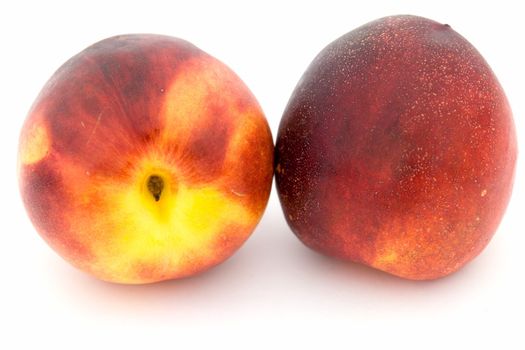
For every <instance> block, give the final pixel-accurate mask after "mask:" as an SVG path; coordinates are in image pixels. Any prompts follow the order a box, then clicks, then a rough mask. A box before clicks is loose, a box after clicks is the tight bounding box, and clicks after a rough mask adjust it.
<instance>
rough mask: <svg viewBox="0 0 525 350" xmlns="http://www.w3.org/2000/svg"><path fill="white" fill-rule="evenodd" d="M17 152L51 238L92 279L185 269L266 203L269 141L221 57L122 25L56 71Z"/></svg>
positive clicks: (230, 241)
mask: <svg viewBox="0 0 525 350" xmlns="http://www.w3.org/2000/svg"><path fill="white" fill-rule="evenodd" d="M18 163H19V164H18V170H19V183H20V190H21V194H22V198H23V202H24V204H25V207H26V209H27V211H28V213H29V216H30V218H31V220H32V222H33V224H34V226H35V227H36V229H37V231H38V232H39V233H40V234H41V236H42V237H43V238H44V239H45V240H46V241H47V242H48V243H49V245H50V246H51V247H52V248H53V249H55V250H56V251H57V252H58V253H59V254H60V255H61V256H62V257H64V258H65V259H66V260H68V261H69V262H71V263H72V264H73V265H75V266H76V267H78V268H80V269H82V270H84V271H86V272H88V273H91V274H93V275H95V276H96V277H98V278H101V279H103V280H107V281H112V282H119V283H131V284H135V283H136V284H138V283H149V282H156V281H161V280H166V279H173V278H179V277H185V276H189V275H192V274H195V273H197V272H200V271H203V270H206V269H207V268H209V267H211V266H214V265H216V264H218V263H220V262H222V261H224V260H225V259H226V258H227V257H229V256H230V255H231V254H232V253H233V252H234V251H235V250H236V249H237V248H239V247H240V245H241V244H242V243H243V242H244V241H245V240H246V239H247V238H248V236H249V235H250V234H251V232H252V231H253V229H254V228H255V226H256V224H257V223H258V221H259V219H260V217H261V216H262V213H263V211H264V208H265V206H266V203H267V200H268V196H269V193H270V188H271V182H272V176H273V143H272V137H271V134H270V130H269V128H268V124H267V121H266V119H265V117H264V114H263V112H262V110H261V108H260V106H259V104H258V103H257V101H256V100H255V98H254V97H253V95H252V94H251V92H250V91H249V90H248V88H247V87H246V86H245V85H244V83H243V82H242V81H241V80H240V79H239V78H238V77H237V76H236V75H235V73H233V72H232V71H231V70H230V69H229V68H228V67H226V66H225V65H224V64H223V63H221V62H219V61H218V60H216V59H215V58H213V57H211V56H210V55H208V54H206V53H205V52H203V51H201V50H200V49H198V48H197V47H195V46H193V45H192V44H190V43H188V42H186V41H184V40H180V39H176V38H171V37H166V36H159V35H124V36H118V37H113V38H109V39H106V40H103V41H101V42H98V43H96V44H94V45H92V46H90V47H89V48H87V49H86V50H84V51H82V52H81V53H79V54H78V55H76V56H75V57H73V58H72V59H70V60H69V61H68V62H66V63H65V64H64V65H63V66H62V67H61V68H60V69H59V70H58V71H57V72H56V73H55V74H54V75H53V77H52V78H51V79H50V80H49V82H48V83H47V85H46V86H45V87H44V88H43V90H42V92H41V93H40V95H39V96H38V98H37V100H36V102H35V103H34V105H33V107H32V109H31V111H30V113H29V115H28V117H27V119H26V121H25V124H24V127H23V129H22V133H21V136H20V148H19V162H18Z"/></svg>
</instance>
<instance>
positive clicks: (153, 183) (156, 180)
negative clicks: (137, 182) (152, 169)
mask: <svg viewBox="0 0 525 350" xmlns="http://www.w3.org/2000/svg"><path fill="white" fill-rule="evenodd" d="M163 189H164V180H162V177H160V176H158V175H151V176H150V177H149V178H148V191H150V193H151V194H152V195H153V198H155V201H156V202H158V201H159V199H160V195H161V194H162V190H163Z"/></svg>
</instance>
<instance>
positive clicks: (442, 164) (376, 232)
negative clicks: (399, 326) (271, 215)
mask: <svg viewBox="0 0 525 350" xmlns="http://www.w3.org/2000/svg"><path fill="white" fill-rule="evenodd" d="M516 148H517V146H516V135H515V129H514V124H513V120H512V114H511V110H510V107H509V104H508V102H507V99H506V97H505V95H504V92H503V90H502V88H501V86H500V84H499V83H498V81H497V79H496V77H495V76H494V74H493V72H492V71H491V69H490V68H489V66H488V64H487V63H486V62H485V60H484V59H483V58H482V56H481V55H480V54H479V52H478V51H477V50H476V49H475V48H474V47H473V46H472V45H471V44H470V43H469V42H467V41H466V40H465V39H464V38H463V37H462V36H460V35H459V34H457V33H456V32H455V31H454V30H452V29H451V27H450V26H448V25H443V24H440V23H437V22H434V21H432V20H428V19H425V18H420V17H415V16H393V17H386V18H382V19H379V20H376V21H373V22H370V23H368V24H366V25H364V26H362V27H359V28H357V29H356V30H354V31H352V32H349V33H348V34H346V35H344V36H342V37H340V38H339V39H337V40H335V41H334V42H332V43H331V44H330V45H328V46H327V47H326V48H325V49H323V50H322V51H321V53H320V54H319V55H318V56H317V57H316V58H315V59H314V61H313V62H312V63H311V65H310V66H309V67H308V69H307V70H306V72H305V73H304V75H303V77H302V78H301V80H300V82H299V83H298V85H297V87H296V89H295V91H294V92H293V94H292V97H291V98H290V101H289V103H288V106H287V108H286V110H285V112H284V115H283V118H282V121H281V124H280V127H279V132H278V136H277V142H276V184H277V190H278V193H279V198H280V201H281V204H282V207H283V210H284V213H285V216H286V219H287V221H288V224H289V225H290V227H291V229H292V231H293V232H294V233H295V234H296V235H297V236H298V237H299V239H300V240H301V241H302V242H303V243H305V244H306V245H307V246H309V247H311V248H313V249H314V250H317V251H320V252H322V253H324V254H327V255H330V256H335V257H339V258H343V259H348V260H352V261H356V262H360V263H363V264H366V265H369V266H372V267H374V268H377V269H380V270H383V271H386V272H389V273H391V274H394V275H397V276H401V277H404V278H408V279H434V278H438V277H442V276H445V275H447V274H450V273H452V272H454V271H456V270H458V269H459V268H460V267H462V266H463V265H464V264H465V263H467V262H468V261H470V260H471V259H472V258H474V257H475V256H476V255H478V254H479V253H480V252H481V250H482V249H483V248H484V247H485V246H486V245H487V243H488V242H489V240H490V239H491V237H492V236H493V234H494V232H495V230H496V228H497V226H498V224H499V222H500V221H501V218H502V216H503V213H504V211H505V208H506V206H507V203H508V201H509V197H510V194H511V190H512V183H513V177H514V169H515V162H516V153H517V149H516Z"/></svg>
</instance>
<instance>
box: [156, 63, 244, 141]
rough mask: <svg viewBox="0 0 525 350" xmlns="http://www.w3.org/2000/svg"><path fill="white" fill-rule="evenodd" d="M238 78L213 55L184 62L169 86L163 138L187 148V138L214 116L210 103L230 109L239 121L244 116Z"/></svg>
mask: <svg viewBox="0 0 525 350" xmlns="http://www.w3.org/2000/svg"><path fill="white" fill-rule="evenodd" d="M236 79H238V78H237V77H236V76H235V74H234V73H233V72H232V71H231V70H230V69H229V68H227V67H226V66H225V65H224V64H223V63H221V62H219V61H217V60H216V59H214V58H212V57H198V58H195V59H190V60H188V61H186V62H184V63H182V64H181V67H180V68H179V69H178V70H177V74H176V75H175V76H174V78H173V81H172V83H171V86H169V87H168V89H167V92H166V95H165V96H166V97H165V100H164V101H165V103H164V105H163V108H162V111H161V115H163V116H164V122H165V127H164V128H163V134H162V135H161V140H162V141H163V143H164V144H169V143H172V142H174V143H175V144H177V145H178V146H180V147H183V146H184V144H185V143H186V141H187V138H188V137H190V136H191V135H193V134H194V133H195V132H198V131H199V129H200V128H203V127H208V128H209V127H210V126H209V125H206V123H207V122H209V120H210V119H209V118H210V117H216V116H215V115H213V114H210V104H214V106H216V107H221V108H227V109H228V113H227V115H228V118H229V119H230V120H231V121H235V120H236V119H237V118H238V117H240V116H241V112H240V111H239V110H238V109H237V108H236V105H237V102H238V98H239V96H238V92H237V91H234V90H233V89H235V88H236V86H237V85H238V82H237V81H236Z"/></svg>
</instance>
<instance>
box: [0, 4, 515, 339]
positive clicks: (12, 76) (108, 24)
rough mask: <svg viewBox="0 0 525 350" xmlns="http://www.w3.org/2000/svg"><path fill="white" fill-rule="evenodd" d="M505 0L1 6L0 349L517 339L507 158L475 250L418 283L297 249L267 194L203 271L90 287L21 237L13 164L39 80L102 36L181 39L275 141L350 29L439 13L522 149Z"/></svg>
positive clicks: (28, 235) (29, 235)
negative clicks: (484, 75) (461, 264)
mask: <svg viewBox="0 0 525 350" xmlns="http://www.w3.org/2000/svg"><path fill="white" fill-rule="evenodd" d="M283 2H284V1H283ZM519 3H520V2H518V1H516V2H515V3H510V2H509V3H505V2H504V1H491V2H488V3H482V2H480V1H475V2H474V1H472V2H467V1H464V2H463V1H459V0H456V1H452V2H447V1H429V2H423V1H385V2H372V1H367V0H364V1H356V2H354V1H341V2H331V1H327V0H323V1H319V2H317V3H315V4H314V3H306V2H297V3H291V2H290V3H286V4H284V3H280V4H277V3H276V4H272V3H270V2H269V1H263V2H261V3H253V4H252V3H251V2H249V1H244V2H239V3H231V2H227V1H214V2H213V1H210V2H206V3H204V2H198V1H192V0H186V1H184V2H177V1H170V2H168V1H166V2H164V3H161V2H157V1H152V0H144V1H141V2H132V1H126V2H122V3H117V2H110V1H109V0H105V1H82V2H78V4H77V3H75V2H73V1H63V2H55V1H49V0H47V1H38V2H37V1H35V2H34V3H29V2H25V1H2V2H1V4H0V35H1V42H0V48H1V51H0V89H1V90H0V106H1V109H0V111H1V120H0V130H1V137H0V142H1V147H0V152H1V163H0V164H1V168H0V169H1V172H0V176H1V181H0V186H2V187H1V189H0V196H1V199H0V204H1V205H2V208H0V215H1V221H0V269H1V270H0V276H1V278H2V280H1V281H2V282H1V285H0V322H1V323H2V324H1V325H0V348H1V349H15V348H22V347H26V348H37V347H38V348H44V349H47V348H49V349H65V348H67V349H70V348H96V349H106V348H111V347H114V348H117V347H118V348H119V349H134V348H142V349H144V348H149V349H153V348H170V349H177V348H178V349H188V348H196V347H203V348H204V347H205V348H219V349H222V348H231V349H237V348H284V347H285V346H286V347H291V348H294V349H296V348H306V349H310V348H312V349H313V348H320V349H328V348H334V347H341V348H352V349H362V348H368V347H369V348H383V349H384V348H388V349H397V348H400V349H401V348H403V349H411V348H418V349H419V348H460V347H465V348H471V349H474V348H480V347H482V348H505V349H511V348H516V349H517V348H520V349H524V348H525V340H524V336H525V335H524V321H523V315H524V314H525V288H524V283H523V282H524V278H525V232H524V228H525V224H524V219H523V216H524V215H523V208H524V203H525V191H524V181H523V180H522V178H523V175H524V174H523V157H522V159H521V164H520V163H518V164H519V167H518V172H517V174H516V184H515V187H514V194H513V198H512V201H511V204H510V206H509V208H508V210H507V213H506V216H505V218H504V220H503V222H502V224H501V225H500V228H499V230H498V232H497V233H496V235H495V237H494V239H493V240H492V242H491V243H490V245H489V246H488V247H487V248H486V250H485V251H484V252H483V253H482V254H481V255H480V256H479V257H478V258H477V259H475V260H474V261H473V262H472V263H470V264H469V265H468V266H466V267H465V268H464V269H462V270H461V271H460V272H458V273H456V274H454V275H451V276H449V277H447V278H444V279H441V280H437V281H433V282H411V281H405V280H402V279H399V278H396V277H392V276H389V275H387V274H384V273H381V272H376V271H374V270H372V269H369V268H366V267H362V266H357V265H354V264H348V263H342V262H339V261H335V260H332V259H329V258H326V257H323V256H320V255H318V254H316V253H314V252H312V251H310V250H308V249H307V248H306V247H304V246H303V245H302V244H301V243H300V242H299V241H298V240H297V239H296V238H295V236H293V234H292V233H291V231H290V230H289V229H288V227H287V226H286V223H285V221H284V218H283V216H282V214H281V209H280V206H279V203H278V201H277V197H276V195H275V191H274V192H273V193H272V196H271V199H270V202H269V205H268V209H267V211H266V213H265V216H264V218H263V220H262V222H261V224H260V225H259V226H258V228H257V229H256V231H255V232H254V234H253V235H252V237H251V238H250V239H249V240H248V242H247V243H246V244H245V245H244V246H243V247H242V248H241V249H240V250H239V251H238V252H237V253H236V254H235V255H234V257H232V258H231V259H230V260H228V261H227V262H226V263H224V264H222V265H220V266H219V267H217V268H215V269H213V270H211V271H209V272H207V273H204V274H201V275H199V276H197V277H193V278H188V279H184V280H179V281H171V282H166V283H160V284H155V285H147V286H121V285H113V284H109V283H105V282H100V281H98V280H95V279H93V278H91V277H89V276H87V275H85V274H84V273H82V272H79V271H77V270H75V269H73V268H72V267H70V266H69V265H68V264H67V263H65V262H64V261H63V260H62V259H61V258H59V257H58V256H57V255H56V254H55V253H54V252H53V251H52V250H51V249H50V248H49V247H48V246H47V245H46V244H45V243H44V242H43V240H42V239H41V238H40V237H39V236H38V235H37V233H36V232H35V231H34V229H33V227H32V226H31V224H30V223H29V220H28V219H27V216H26V214H25V212H24V209H23V207H22V204H21V201H20V198H19V194H18V188H17V184H16V171H15V164H16V147H17V141H18V133H19V131H20V127H21V124H22V122H23V119H24V117H25V115H26V113H27V111H28V109H29V107H30V105H31V104H32V102H33V100H34V99H35V97H36V95H37V94H38V92H39V91H40V89H41V88H42V86H43V84H44V83H45V82H46V80H47V79H48V78H49V77H50V76H51V74H52V73H53V72H54V71H55V70H56V69H57V68H58V67H59V66H60V65H61V64H62V63H63V62H64V61H65V60H67V59H68V58H69V57H71V56H72V55H74V54H76V53H77V52H79V51H81V50H82V49H84V48H85V47H86V46H88V45H90V44H92V43H94V42H96V41H98V40H101V39H103V38H105V37H108V36H112V35H116V34H123V33H136V32H147V33H158V34H166V35H172V36H178V37H181V38H184V39H186V40H189V41H191V42H193V43H194V44H196V45H197V46H199V47H200V48H202V49H203V50H205V51H207V52H208V53H210V54H212V55H213V56H215V57H217V58H219V59H220V60H222V61H223V62H225V63H226V64H228V65H229V66H230V67H231V68H232V69H233V70H235V71H236V72H237V74H239V75H240V76H241V78H242V79H243V80H244V81H245V82H246V84H247V85H248V86H249V87H250V88H251V89H252V91H253V93H254V94H255V96H257V98H258V100H259V102H260V103H261V105H262V106H263V109H264V110H265V113H266V115H267V117H268V120H269V123H270V126H271V128H272V131H273V133H274V137H275V135H276V131H277V127H278V124H279V120H280V116H281V114H282V112H283V109H284V107H285V105H286V102H287V100H288V98H289V96H290V94H291V92H292V89H293V88H294V86H295V84H296V83H297V81H298V79H299V77H300V76H301V74H302V73H303V71H304V70H305V68H306V66H307V65H308V64H309V62H310V61H311V60H312V59H313V57H314V56H315V55H316V54H317V53H318V52H319V51H320V50H321V49H322V48H323V47H324V46H325V45H326V44H328V43H329V42H330V41H332V40H334V39H335V38H337V37H339V36H340V35H342V34H344V33H346V32H348V31H350V30H352V29H353V28H355V27H357V26H359V25H362V24H364V23H366V22H368V21H370V20H373V19H376V18H379V17H383V16H386V15H393V14H416V15H421V16H425V17H429V18H432V19H435V20H437V21H439V22H442V23H448V24H450V25H451V26H452V27H453V28H454V29H455V30H456V31H458V32H459V33H461V34H462V35H463V36H465V37H466V38H467V39H468V40H469V41H471V43H473V44H474V45H475V46H476V47H477V48H478V50H479V51H480V52H481V53H482V54H483V55H484V57H485V58H486V59H487V61H488V62H489V63H490V65H491V66H492V68H493V70H494V71H495V73H496V75H497V76H498V77H499V79H500V82H501V84H502V85H503V87H504V89H505V90H506V93H507V96H508V98H509V100H510V102H511V105H512V108H513V110H514V116H515V122H516V126H517V130H518V138H519V139H521V144H520V146H521V147H520V149H521V150H522V151H523V150H525V145H524V144H523V140H524V137H525V136H524V135H523V132H524V130H525V125H524V123H525V122H524V119H523V115H524V113H525V104H524V101H525V97H524V96H525V88H524V82H525V74H524V64H525V56H524V54H523V40H524V39H523V37H524V36H523V34H525V30H524V27H523V11H522V10H520V8H519V7H518V4H519ZM274 190H275V189H274ZM29 346H30V347H29Z"/></svg>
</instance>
